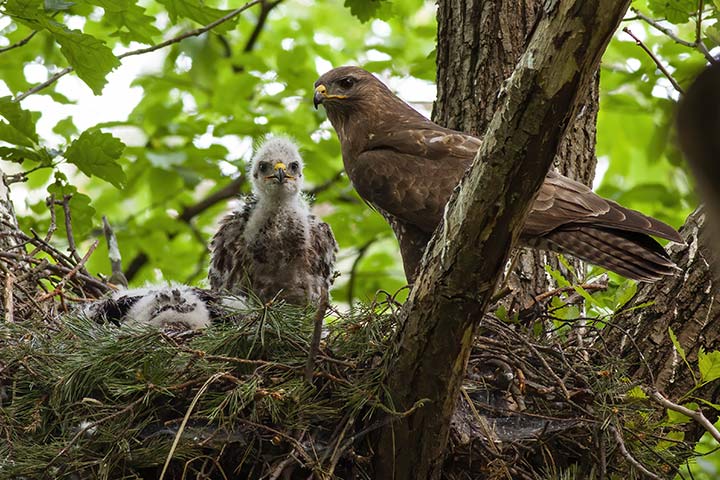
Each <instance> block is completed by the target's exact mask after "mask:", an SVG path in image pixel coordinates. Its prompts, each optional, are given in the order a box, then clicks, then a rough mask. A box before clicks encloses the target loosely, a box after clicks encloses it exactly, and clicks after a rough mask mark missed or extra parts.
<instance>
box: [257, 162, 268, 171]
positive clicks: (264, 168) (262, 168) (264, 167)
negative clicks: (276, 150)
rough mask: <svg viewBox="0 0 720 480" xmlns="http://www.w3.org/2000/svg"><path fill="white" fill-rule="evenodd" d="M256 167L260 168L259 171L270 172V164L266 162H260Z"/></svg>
mask: <svg viewBox="0 0 720 480" xmlns="http://www.w3.org/2000/svg"><path fill="white" fill-rule="evenodd" d="M258 168H259V169H260V173H268V172H270V164H269V163H267V162H260V165H259V167H258Z"/></svg>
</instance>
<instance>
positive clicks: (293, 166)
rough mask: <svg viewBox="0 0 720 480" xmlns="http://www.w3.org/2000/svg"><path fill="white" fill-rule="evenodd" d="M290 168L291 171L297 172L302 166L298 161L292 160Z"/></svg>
mask: <svg viewBox="0 0 720 480" xmlns="http://www.w3.org/2000/svg"><path fill="white" fill-rule="evenodd" d="M288 168H289V169H290V171H291V172H293V173H295V172H297V171H298V169H299V168H300V165H299V164H298V162H291V163H290V165H288Z"/></svg>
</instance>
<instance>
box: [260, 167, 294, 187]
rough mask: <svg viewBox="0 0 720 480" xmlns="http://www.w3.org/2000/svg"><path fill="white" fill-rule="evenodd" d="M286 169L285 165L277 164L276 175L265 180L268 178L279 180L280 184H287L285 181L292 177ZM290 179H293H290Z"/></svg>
mask: <svg viewBox="0 0 720 480" xmlns="http://www.w3.org/2000/svg"><path fill="white" fill-rule="evenodd" d="M286 169H287V167H286V166H285V164H284V163H276V164H275V173H273V174H272V175H269V176H267V177H265V178H267V179H271V178H275V179H277V181H278V183H285V179H286V178H288V177H290V176H289V175H288V174H287V173H285V170H286ZM290 178H292V177H290Z"/></svg>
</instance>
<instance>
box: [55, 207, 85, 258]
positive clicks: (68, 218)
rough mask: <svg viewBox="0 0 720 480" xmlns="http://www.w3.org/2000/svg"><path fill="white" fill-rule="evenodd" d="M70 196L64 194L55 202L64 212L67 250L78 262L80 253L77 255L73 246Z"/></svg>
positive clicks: (73, 236)
mask: <svg viewBox="0 0 720 480" xmlns="http://www.w3.org/2000/svg"><path fill="white" fill-rule="evenodd" d="M71 198H72V195H65V196H64V197H63V199H62V202H57V204H58V205H62V207H63V213H65V233H66V234H67V241H68V250H69V251H70V256H71V257H72V258H73V260H75V261H76V262H79V261H80V255H78V253H77V247H76V246H75V235H74V234H73V230H72V216H71V212H70V199H71Z"/></svg>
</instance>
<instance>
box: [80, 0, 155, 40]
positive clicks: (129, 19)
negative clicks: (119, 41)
mask: <svg viewBox="0 0 720 480" xmlns="http://www.w3.org/2000/svg"><path fill="white" fill-rule="evenodd" d="M90 3H92V4H93V5H97V6H99V7H102V8H103V9H104V10H105V15H104V17H103V18H104V19H105V20H107V21H108V22H109V23H110V24H112V25H113V26H115V27H116V28H117V29H118V30H117V31H116V32H115V33H114V34H113V35H120V36H122V37H124V35H123V33H124V30H126V31H127V34H128V35H127V36H128V37H129V38H131V39H133V40H137V41H139V42H142V43H147V44H151V43H153V37H155V36H158V35H160V34H161V32H160V30H158V29H157V27H155V25H153V22H154V21H155V19H154V18H153V17H151V16H149V15H145V9H144V8H143V7H141V6H140V5H138V4H137V3H136V2H132V1H130V0H91V2H90ZM123 29H124V30H123Z"/></svg>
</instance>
